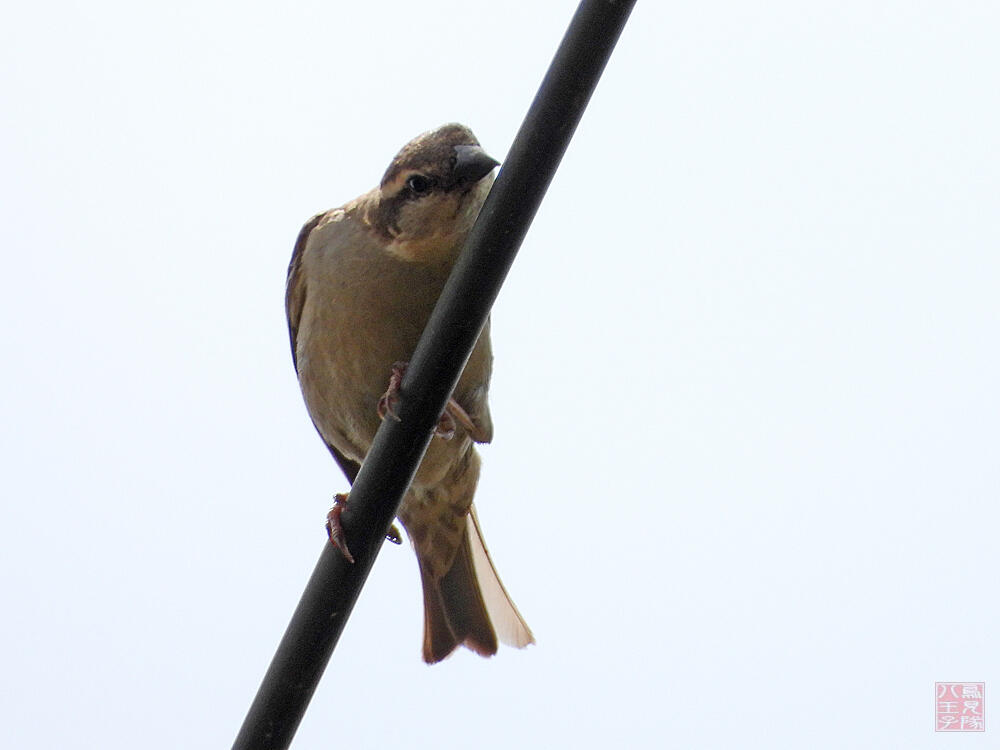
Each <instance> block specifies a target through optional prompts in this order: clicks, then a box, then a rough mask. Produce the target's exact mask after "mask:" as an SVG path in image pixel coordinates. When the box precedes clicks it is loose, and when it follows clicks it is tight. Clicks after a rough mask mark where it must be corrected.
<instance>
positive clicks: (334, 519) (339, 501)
mask: <svg viewBox="0 0 1000 750" xmlns="http://www.w3.org/2000/svg"><path fill="white" fill-rule="evenodd" d="M347 497H348V494H347V493H346V492H338V493H337V494H336V495H334V496H333V507H332V508H330V512H329V513H327V514H326V533H327V535H328V536H329V537H330V541H331V542H332V543H333V546H334V547H336V548H337V549H339V550H340V551H341V552H342V553H343V555H344V557H346V558H347V562H349V563H353V562H354V555H352V554H351V551H350V550H349V549H347V537H346V536H345V535H344V527H343V526H341V525H340V515H341V514H342V513H343V512H344V508H346V507H347Z"/></svg>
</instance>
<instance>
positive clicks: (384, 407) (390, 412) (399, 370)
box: [375, 362, 410, 422]
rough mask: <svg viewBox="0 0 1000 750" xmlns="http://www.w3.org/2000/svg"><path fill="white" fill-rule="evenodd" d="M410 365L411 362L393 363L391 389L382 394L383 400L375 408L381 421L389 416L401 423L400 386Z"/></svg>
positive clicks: (390, 377) (390, 378) (390, 380)
mask: <svg viewBox="0 0 1000 750" xmlns="http://www.w3.org/2000/svg"><path fill="white" fill-rule="evenodd" d="M409 364H410V363H409V362H393V363H392V374H391V375H390V376H389V387H388V388H386V391H385V393H383V394H382V398H380V399H379V400H378V406H377V407H376V408H375V411H377V412H378V416H379V419H385V418H386V416H389V417H392V418H393V419H395V420H396V421H397V422H398V421H399V415H398V414H397V413H396V404H397V403H398V402H399V386H400V384H402V382H403V376H404V375H405V374H406V368H407V367H408V366H409Z"/></svg>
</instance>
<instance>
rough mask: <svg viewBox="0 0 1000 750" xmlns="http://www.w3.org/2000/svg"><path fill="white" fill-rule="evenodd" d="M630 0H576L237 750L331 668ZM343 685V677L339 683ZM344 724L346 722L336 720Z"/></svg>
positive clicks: (277, 725)
mask: <svg viewBox="0 0 1000 750" xmlns="http://www.w3.org/2000/svg"><path fill="white" fill-rule="evenodd" d="M634 4H635V0H622V1H621V2H614V1H613V0H583V2H581V3H580V6H579V7H578V8H577V11H576V13H575V15H574V16H573V20H572V21H571V22H570V25H569V28H568V29H567V31H566V35H565V37H564V38H563V40H562V43H561V44H560V46H559V49H558V51H557V52H556V55H555V58H554V59H553V61H552V64H551V65H550V66H549V70H548V73H547V74H546V76H545V79H544V80H543V81H542V85H541V87H540V88H539V90H538V94H537V95H536V96H535V100H534V102H532V104H531V107H530V108H529V110H528V114H527V116H526V117H525V118H524V122H523V124H522V125H521V129H520V130H519V131H518V134H517V137H516V138H515V139H514V144H513V146H512V147H511V150H510V153H509V154H508V155H507V158H506V160H505V161H504V163H503V167H502V168H501V169H500V173H499V174H498V175H497V180H496V183H495V184H494V186H493V189H492V191H491V192H490V195H489V197H488V198H487V200H486V203H485V205H484V206H483V209H482V211H481V212H480V215H479V218H478V220H477V222H476V225H475V227H474V228H473V230H472V234H471V236H470V237H469V241H468V244H467V245H466V247H465V249H464V251H463V252H462V255H461V256H460V257H459V260H458V262H457V263H456V265H455V269H454V270H453V271H452V274H451V277H450V278H449V279H448V283H447V284H446V285H445V288H444V290H443V291H442V293H441V298H440V300H438V303H437V306H436V307H435V308H434V312H433V314H432V315H431V318H430V321H429V322H428V324H427V328H426V329H425V330H424V333H423V336H422V337H421V339H420V343H419V344H418V345H417V349H416V351H415V352H414V354H413V357H412V358H411V360H410V365H409V368H408V369H407V371H406V376H405V378H404V379H403V383H402V386H401V399H400V403H399V406H398V408H397V411H398V414H399V417H400V421H399V422H397V421H395V420H391V419H387V420H385V421H384V422H382V425H381V427H380V428H379V430H378V433H377V434H376V436H375V441H374V443H373V444H372V448H371V450H370V451H369V453H368V456H367V458H366V459H365V463H364V465H363V466H362V468H361V471H360V472H359V474H358V476H357V480H356V481H355V482H354V485H353V487H352V488H351V502H350V505H349V506H348V508H347V510H346V511H345V512H344V514H343V516H342V517H341V521H342V523H343V527H344V531H345V534H346V536H347V539H348V543H349V544H350V548H351V552H352V553H353V554H354V559H355V563H354V564H353V565H352V564H350V563H348V562H347V561H346V560H345V559H344V556H343V555H342V554H341V553H340V552H339V551H337V550H336V549H334V547H333V546H332V545H331V544H329V543H328V542H325V543H324V545H323V552H322V554H321V555H320V559H319V562H318V563H317V564H316V569H315V570H314V571H313V574H312V576H311V577H310V579H309V583H308V584H307V585H306V589H305V591H304V592H303V594H302V599H301V600H300V601H299V604H298V606H297V607H296V609H295V613H294V614H293V615H292V619H291V622H289V624H288V628H287V630H286V631H285V635H284V637H283V638H282V639H281V643H280V644H279V645H278V650H277V652H276V653H275V655H274V659H273V660H272V661H271V665H270V667H269V668H268V670H267V673H266V674H265V675H264V679H263V681H262V682H261V686H260V689H259V690H258V691H257V696H256V698H254V701H253V704H252V705H251V706H250V710H249V711H248V712H247V716H246V719H245V720H244V722H243V726H242V727H241V728H240V732H239V734H238V735H237V737H236V742H235V743H234V744H233V748H234V750H265V749H267V750H281V749H283V748H287V747H288V746H289V744H291V741H292V737H293V736H294V735H295V730H296V729H297V728H298V725H299V722H300V721H301V720H302V716H303V714H304V713H305V710H306V707H307V706H308V704H309V700H310V699H311V698H312V694H313V692H314V691H315V690H316V685H317V684H318V683H319V679H320V677H321V676H322V675H323V671H324V669H325V668H326V665H327V662H328V661H329V659H330V655H331V654H332V653H333V648H334V646H335V645H336V643H337V640H338V638H339V637H340V634H341V632H342V631H343V629H344V625H345V623H346V622H347V618H348V617H349V616H350V613H351V610H352V609H353V608H354V603H355V602H356V601H357V598H358V594H359V593H360V591H361V587H362V586H363V585H364V582H365V580H366V579H367V578H368V573H369V572H370V571H371V567H372V564H373V563H374V562H375V557H376V556H377V554H378V551H379V549H380V548H381V546H382V543H383V540H384V539H385V535H386V532H387V531H388V529H389V526H390V525H391V524H392V521H393V518H394V517H395V515H396V509H397V508H398V507H399V503H400V500H401V499H402V497H403V494H404V493H405V492H406V489H407V487H408V486H409V484H410V481H411V480H412V478H413V475H414V474H415V473H416V469H417V466H418V465H419V463H420V460H421V458H423V455H424V451H425V450H426V449H427V445H428V443H429V442H430V438H431V434H432V430H433V428H434V426H435V425H436V424H437V420H438V417H439V415H440V414H441V412H442V411H443V410H444V406H445V403H446V402H447V400H448V398H449V396H450V395H451V392H452V391H453V390H454V388H455V385H456V384H457V382H458V378H459V375H460V374H461V372H462V369H463V368H464V367H465V363H466V360H467V359H468V358H469V355H470V354H471V352H472V348H473V346H475V343H476V339H477V338H478V336H479V331H480V330H481V329H482V327H483V325H484V323H485V321H486V319H487V316H488V315H489V312H490V308H491V307H492V305H493V302H494V300H495V299H496V297H497V294H498V293H499V291H500V286H501V284H502V283H503V280H504V278H505V277H506V276H507V271H508V270H509V269H510V265H511V263H512V262H513V260H514V256H515V255H516V254H517V251H518V248H520V246H521V242H522V240H523V239H524V236H525V234H526V233H527V231H528V227H529V225H530V224H531V220H532V219H533V218H534V215H535V212H536V211H537V210H538V206H539V204H540V203H541V201H542V197H543V196H544V194H545V190H546V189H547V188H548V185H549V183H550V182H551V181H552V177H553V175H554V174H555V171H556V168H557V167H558V166H559V162H560V160H561V159H562V156H563V154H564V153H565V151H566V147H567V146H568V145H569V141H570V138H572V136H573V132H574V131H575V130H576V126H577V124H578V123H579V122H580V118H581V116H582V115H583V111H584V109H585V108H586V106H587V102H588V101H589V99H590V96H591V94H592V93H593V91H594V88H595V87H596V86H597V81H598V80H599V79H600V76H601V72H602V71H603V70H604V66H605V65H606V64H607V61H608V58H609V57H610V55H611V51H612V50H613V49H614V46H615V43H616V42H617V41H618V37H619V35H620V34H621V31H622V28H623V27H624V26H625V22H626V21H627V20H628V16H629V13H630V12H631V10H632V6H633V5H634ZM344 684H345V688H347V687H349V685H350V680H345V681H344ZM343 720H344V721H347V720H348V719H347V718H346V717H345V718H344V719H343Z"/></svg>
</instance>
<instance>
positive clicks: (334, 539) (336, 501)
mask: <svg viewBox="0 0 1000 750" xmlns="http://www.w3.org/2000/svg"><path fill="white" fill-rule="evenodd" d="M347 500H348V493H346V492H338V493H337V494H336V495H334V496H333V507H332V508H330V512H329V513H327V514H326V533H327V536H329V537H330V542H331V543H332V544H333V546H334V547H336V548H337V549H339V550H340V551H341V552H342V553H343V555H344V557H346V558H347V562H349V563H353V562H354V556H353V555H352V554H351V551H350V550H349V549H347V537H346V535H345V534H344V527H343V526H342V525H341V524H340V515H341V514H342V513H343V512H344V508H346V507H347ZM385 538H386V539H387V540H388V541H390V542H392V543H393V544H402V543H403V535H402V534H400V533H399V529H397V528H396V524H393V525H392V526H390V527H389V533H387V534H386V535H385Z"/></svg>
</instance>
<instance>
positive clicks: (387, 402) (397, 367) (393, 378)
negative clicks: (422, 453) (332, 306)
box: [376, 362, 485, 442]
mask: <svg viewBox="0 0 1000 750" xmlns="http://www.w3.org/2000/svg"><path fill="white" fill-rule="evenodd" d="M409 364H410V363H409V362H394V363H393V365H392V374H391V375H390V376H389V387H388V388H387V389H386V391H385V393H383V394H382V398H380V399H379V400H378V406H377V407H376V411H377V412H378V416H379V418H380V419H385V418H386V417H387V416H388V417H390V418H392V419H395V420H396V421H397V422H398V421H399V415H398V414H397V413H396V404H397V403H399V386H400V384H401V383H402V382H403V376H404V375H405V374H406V368H407V367H408V366H409ZM456 422H457V423H458V424H460V425H462V427H464V428H465V429H466V431H467V432H468V433H469V435H470V436H471V437H472V439H473V440H477V438H478V437H481V436H483V435H482V431H481V430H480V429H479V428H478V427H476V425H475V423H474V422H473V421H472V417H470V416H469V415H468V413H467V412H466V411H465V409H463V408H462V407H461V406H459V405H458V402H457V401H456V400H455V399H453V398H450V399H448V404H447V406H445V408H444V412H443V413H442V414H441V418H440V419H439V420H438V423H437V426H436V427H435V428H434V434H435V435H436V436H437V437H439V438H442V439H443V440H451V439H452V438H453V437H455V429H456ZM484 439H485V438H484ZM477 442H482V440H477Z"/></svg>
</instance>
